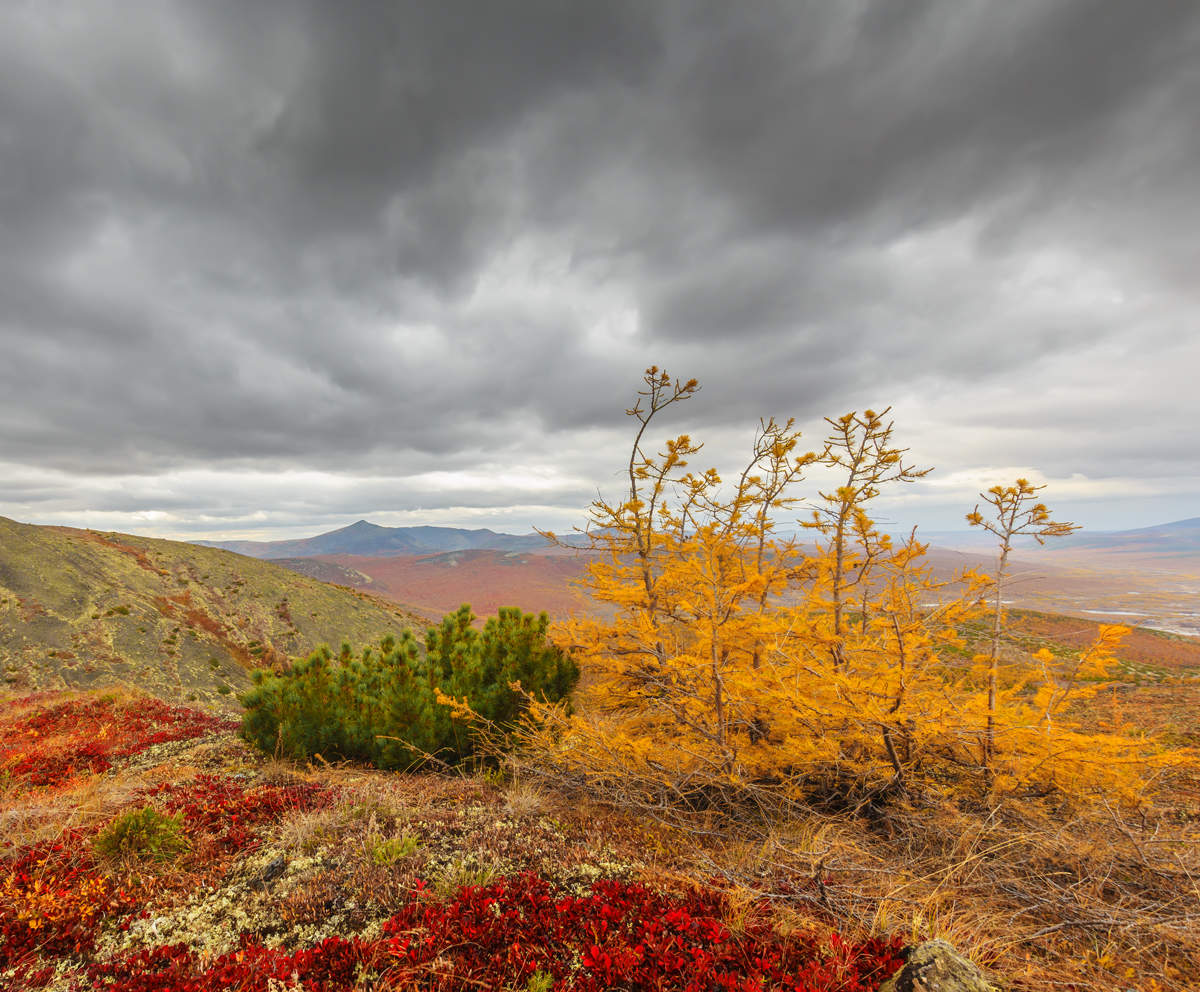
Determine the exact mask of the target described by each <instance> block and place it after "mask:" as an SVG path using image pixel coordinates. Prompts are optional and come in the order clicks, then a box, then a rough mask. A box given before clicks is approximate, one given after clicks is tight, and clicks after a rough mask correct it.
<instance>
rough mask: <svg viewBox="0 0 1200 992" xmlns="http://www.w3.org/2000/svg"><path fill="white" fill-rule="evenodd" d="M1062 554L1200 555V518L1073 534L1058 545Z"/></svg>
mask: <svg viewBox="0 0 1200 992" xmlns="http://www.w3.org/2000/svg"><path fill="white" fill-rule="evenodd" d="M1052 546H1053V547H1054V548H1056V549H1058V550H1074V549H1083V548H1094V549H1099V550H1105V551H1113V552H1121V553H1126V552H1132V553H1139V552H1154V553H1156V554H1163V555H1196V554H1200V517H1190V518H1189V519H1187V520H1174V521H1171V522H1170V523H1166V524H1157V525H1156V526H1154V527H1138V528H1137V529H1135V530H1117V531H1094V532H1084V533H1078V534H1072V535H1071V536H1070V537H1067V538H1064V539H1062V540H1060V541H1056V542H1054V544H1053V545H1052Z"/></svg>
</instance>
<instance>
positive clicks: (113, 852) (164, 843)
mask: <svg viewBox="0 0 1200 992" xmlns="http://www.w3.org/2000/svg"><path fill="white" fill-rule="evenodd" d="M93 843H94V846H95V849H96V853H97V854H100V855H102V856H104V857H107V858H119V857H126V856H132V857H137V858H150V859H153V860H155V861H166V860H167V859H168V858H171V857H174V856H175V855H177V854H183V853H184V852H185V851H187V850H189V849H190V848H191V844H189V843H188V839H187V838H186V837H185V836H184V835H183V816H182V814H179V813H177V814H175V815H174V816H168V815H167V814H165V813H161V812H159V811H158V810H157V809H155V808H154V807H153V806H144V807H142V808H141V809H131V810H129V812H127V813H123V814H121V815H120V816H118V817H117V818H116V819H115V820H113V821H112V823H110V824H109V825H108V826H107V827H105V828H104V829H103V830H101V831H100V833H98V834H97V835H96V839H95V841H94V842H93Z"/></svg>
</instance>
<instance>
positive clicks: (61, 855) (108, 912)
mask: <svg viewBox="0 0 1200 992" xmlns="http://www.w3.org/2000/svg"><path fill="white" fill-rule="evenodd" d="M90 852H91V848H90V846H89V844H88V843H87V839H86V838H85V837H84V835H83V834H82V832H80V831H71V832H68V833H66V834H64V835H63V837H62V838H60V839H59V840H57V841H54V842H44V843H41V844H35V845H33V846H32V847H28V848H26V849H25V850H24V851H22V852H21V853H20V854H19V855H17V856H15V857H8V858H3V859H0V872H2V877H0V968H7V967H10V966H13V965H21V964H23V963H24V964H29V963H31V962H32V961H33V960H34V956H35V955H40V956H41V957H42V958H52V957H61V956H70V955H86V954H87V953H88V952H89V951H91V949H92V947H93V945H94V943H95V938H96V933H97V930H98V928H99V926H100V925H101V924H102V923H103V922H104V921H105V920H106V919H112V918H115V917H120V916H124V915H126V914H127V913H130V912H132V911H133V909H134V905H133V902H132V901H131V899H130V897H129V895H128V894H127V893H126V892H125V891H123V890H122V888H120V886H119V884H118V881H117V879H115V878H114V877H113V876H112V875H110V874H109V873H108V872H106V871H105V870H104V869H103V867H102V866H101V865H100V864H99V863H98V862H97V861H96V860H95V859H94V858H93V856H92V855H91V853H90Z"/></svg>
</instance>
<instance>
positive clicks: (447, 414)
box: [0, 0, 1200, 538]
mask: <svg viewBox="0 0 1200 992" xmlns="http://www.w3.org/2000/svg"><path fill="white" fill-rule="evenodd" d="M1198 314H1200V4H1198V3H1195V2H1194V0H1178V2H1170V0H1162V2H1160V0H1143V2H1139V3H1123V2H1114V0H1088V2H1080V0H1028V2H1026V0H991V2H972V0H913V2H901V0H877V2H866V0H839V2H837V3H828V2H823V0H822V2H818V0H812V2H801V0H786V2H780V3H777V4H771V3H761V2H746V3H730V2H728V0H713V2H711V3H701V2H679V3H675V2H649V0H630V2H629V3H617V2H607V0H605V2H591V3H573V2H572V3H568V2H563V0H524V2H500V0H489V2H487V3H479V2H476V0H471V2H447V0H439V2H437V3H428V2H427V3H402V2H395V3H383V2H380V3H354V2H345V3H341V2H339V3H328V2H325V0H310V2H307V3H302V2H296V3H285V2H270V0H260V2H247V0H195V2H175V3H172V2H166V0H146V2H135V0H120V2H119V3H118V2H115V0H113V2H110V3H99V2H95V3H85V2H77V3H71V2H58V0H4V2H3V3H0V514H3V515H5V516H10V517H13V518H16V519H19V520H23V521H29V522H35V523H63V524H71V525H76V526H92V527H100V528H104V529H113V530H124V531H129V532H134V533H142V534H154V535H161V536H179V537H186V536H194V537H267V538H271V537H285V536H297V535H304V534H312V533H317V532H319V531H323V530H328V529H331V528H333V527H336V526H341V525H343V524H346V523H350V522H352V521H353V520H356V519H358V518H359V517H368V518H370V519H371V520H374V521H376V522H378V523H382V524H410V523H439V524H448V525H454V526H491V527H494V528H497V529H502V530H509V531H517V532H525V531H528V530H529V529H530V528H531V527H532V526H534V525H537V526H540V527H552V528H563V527H565V526H569V525H570V524H572V523H575V522H579V521H581V519H582V511H583V509H584V508H585V507H586V505H587V503H588V502H589V500H590V499H591V498H593V497H594V496H595V494H596V492H597V490H599V491H601V492H603V493H605V494H606V495H617V494H619V491H620V476H619V470H620V466H621V464H622V462H623V460H624V459H625V458H626V457H627V448H628V444H629V440H630V438H631V436H632V435H631V431H630V429H629V422H628V420H627V418H626V417H625V416H624V415H623V412H622V411H623V410H624V408H625V407H626V406H628V405H629V403H630V401H631V399H632V397H633V393H634V391H635V390H636V389H637V387H638V385H639V383H640V374H641V371H642V369H644V368H645V367H646V366H647V365H650V364H652V363H653V364H657V365H660V366H664V367H665V368H667V369H668V370H669V371H671V372H672V373H677V374H679V375H680V376H682V377H685V378H688V377H696V378H698V379H699V380H700V381H701V384H702V387H703V388H702V390H701V392H700V393H699V394H698V395H697V396H696V398H695V399H693V400H692V401H690V402H689V403H688V404H686V405H683V406H680V407H676V408H674V409H673V410H672V411H671V415H670V416H669V417H668V418H666V419H664V421H663V423H662V425H661V430H660V431H659V435H660V436H666V435H667V434H669V433H678V432H683V431H688V432H690V433H692V434H693V435H694V436H697V437H699V438H702V439H705V440H706V442H707V447H706V449H705V452H704V453H703V455H702V457H701V458H700V459H699V461H700V462H704V463H705V466H707V465H708V464H714V465H716V466H717V467H719V468H723V469H731V468H732V467H733V466H734V465H735V464H736V463H737V462H739V461H740V459H741V457H742V454H743V452H744V451H746V449H747V446H748V444H749V443H750V441H751V439H752V437H753V432H754V428H755V426H756V425H757V422H758V418H759V417H760V416H770V415H774V416H777V417H787V416H795V417H796V418H797V421H798V422H799V423H800V424H801V425H803V426H804V427H805V430H806V438H807V442H808V445H809V446H811V447H817V446H819V443H820V438H821V436H822V434H823V431H822V427H823V424H822V417H824V416H827V415H836V414H840V413H844V412H846V411H848V410H853V409H858V410H861V409H863V408H864V407H866V406H874V407H875V408H877V409H878V408H882V407H884V406H887V405H889V404H890V405H891V406H892V407H893V416H894V418H895V422H896V428H895V439H896V440H897V441H898V442H899V443H900V444H902V445H904V446H908V447H910V448H911V452H910V456H911V458H912V460H913V462H914V463H915V464H918V465H922V466H935V467H936V470H935V471H934V472H933V473H932V474H931V475H930V476H929V477H928V479H927V480H926V481H925V482H923V483H920V484H918V485H914V486H912V487H910V488H909V489H908V490H906V492H905V493H903V494H901V495H898V496H896V497H894V498H889V499H885V500H883V501H882V502H881V504H880V507H879V512H880V515H881V516H882V517H884V518H885V519H887V520H889V521H892V522H895V523H896V524H897V525H902V526H907V525H908V524H910V523H920V524H921V525H922V526H924V527H926V528H931V529H944V528H952V527H956V526H959V525H960V524H961V521H962V515H963V514H964V513H965V512H966V511H967V510H969V509H970V508H971V507H972V506H973V505H974V502H975V494H976V492H977V491H978V490H979V489H980V488H986V487H987V486H990V485H992V484H994V483H997V482H1008V481H1011V480H1012V479H1013V478H1015V477H1016V476H1017V475H1027V476H1030V477H1032V478H1033V479H1036V480H1039V481H1043V482H1045V483H1047V484H1048V488H1047V490H1046V492H1045V494H1044V497H1045V499H1046V501H1047V502H1048V503H1049V504H1050V505H1051V507H1052V508H1053V509H1055V510H1058V511H1060V512H1059V515H1060V516H1063V517H1067V518H1070V519H1074V520H1076V521H1078V522H1080V523H1082V524H1084V525H1086V526H1088V527H1091V528H1098V529H1116V528H1122V527H1136V526H1145V525H1150V524H1154V523H1159V522H1163V521H1166V520H1172V519H1179V518H1183V517H1192V516H1200V441H1198V440H1197V436H1198V435H1197V424H1198V423H1200V330H1198V327H1197V316H1198ZM809 491H811V487H808V488H807V489H806V488H804V487H802V489H801V490H800V491H799V492H798V495H802V494H804V493H805V492H809Z"/></svg>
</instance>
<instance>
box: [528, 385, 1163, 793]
mask: <svg viewBox="0 0 1200 992" xmlns="http://www.w3.org/2000/svg"><path fill="white" fill-rule="evenodd" d="M698 388H699V387H698V386H697V384H696V383H695V381H694V380H693V381H690V382H686V383H685V382H680V381H679V380H673V379H671V378H670V377H669V376H668V375H667V373H666V372H662V371H660V370H659V369H657V368H651V369H648V370H647V372H646V374H645V388H644V389H643V390H642V391H641V392H639V394H638V401H637V403H635V405H634V406H633V407H632V408H630V409H629V410H627V411H626V412H627V413H628V414H629V416H630V417H632V418H634V419H635V420H636V421H637V423H638V430H637V433H636V437H635V439H634V442H633V445H632V449H631V452H630V458H629V462H628V466H627V474H628V490H627V492H626V494H625V498H624V499H622V500H621V501H620V502H609V501H606V500H604V499H603V498H598V499H597V500H596V501H595V502H594V503H593V504H592V507H591V522H590V526H589V528H588V531H587V534H588V537H589V539H590V550H591V552H592V555H593V558H592V561H591V562H590V564H589V567H588V570H587V579H586V582H585V586H586V589H587V591H588V592H589V593H590V595H591V597H592V599H593V600H594V601H595V603H596V604H597V607H598V608H597V610H596V611H595V612H594V613H593V615H591V616H583V617H578V618H576V619H574V620H572V621H570V622H567V623H564V624H562V625H560V626H559V627H558V628H557V630H556V631H555V632H554V634H553V636H554V638H555V640H556V642H557V643H558V644H559V646H561V647H563V648H564V649H567V650H569V651H570V652H571V653H572V654H573V655H574V656H575V657H576V659H577V660H578V661H579V663H580V665H581V667H582V669H583V671H584V679H583V688H582V689H581V690H580V692H579V694H578V695H577V706H576V709H575V711H574V712H573V713H571V714H568V713H567V712H566V710H565V709H564V708H562V707H554V706H548V705H539V704H536V703H535V704H534V705H533V706H532V708H531V716H532V719H531V721H530V722H529V724H528V725H527V727H526V729H525V745H526V747H527V748H531V749H532V750H533V753H534V754H535V755H536V756H537V757H538V759H539V760H541V761H544V762H549V763H551V764H553V765H554V766H555V767H556V768H557V769H559V770H560V771H561V772H563V773H566V774H569V775H570V776H571V777H572V778H573V779H574V780H575V781H576V782H578V783H580V784H585V785H588V786H591V787H594V788H603V787H607V788H609V789H611V788H614V787H616V788H619V789H621V790H622V791H626V792H627V791H628V790H631V789H635V790H641V794H642V796H643V798H651V797H653V800H654V801H662V800H663V799H670V800H671V801H683V802H685V803H688V804H700V805H710V804H712V803H713V802H716V801H720V797H722V796H724V797H730V796H731V795H732V794H734V793H737V792H739V791H744V790H745V789H746V788H747V787H750V786H769V787H770V788H771V789H772V790H775V791H777V792H778V793H779V794H782V795H787V796H791V797H805V796H807V797H812V796H814V795H815V796H825V797H830V796H838V797H841V798H847V799H862V798H872V797H879V796H884V795H894V794H902V793H906V792H910V791H912V790H913V789H914V788H916V789H919V790H920V791H922V792H925V793H930V792H935V793H936V792H938V791H948V790H961V789H962V788H963V787H964V786H967V787H970V788H972V789H977V790H980V791H995V790H1010V791H1021V792H1024V793H1033V794H1036V793H1049V792H1056V793H1063V792H1065V793H1069V794H1082V793H1086V792H1088V791H1089V790H1093V789H1102V790H1104V791H1105V792H1106V793H1107V794H1110V795H1113V796H1116V797H1118V798H1123V799H1134V798H1136V797H1137V795H1138V792H1139V789H1140V788H1141V786H1142V783H1143V782H1144V780H1145V773H1146V771H1147V769H1148V767H1149V765H1150V763H1151V762H1150V761H1149V759H1148V757H1147V747H1146V743H1145V742H1144V741H1141V740H1137V739H1133V738H1128V737H1121V736H1118V735H1115V734H1109V735H1100V736H1097V735H1089V734H1084V733H1083V732H1082V731H1081V730H1079V728H1078V727H1077V726H1076V725H1075V724H1074V723H1072V721H1071V718H1070V714H1069V710H1068V706H1069V703H1070V702H1071V701H1072V700H1074V699H1078V698H1080V697H1081V695H1084V694H1087V693H1090V692H1094V691H1095V690H1096V689H1097V688H1098V687H1099V686H1100V685H1101V684H1102V680H1103V679H1104V678H1105V677H1106V676H1107V674H1108V671H1109V668H1110V666H1111V664H1112V663H1113V660H1114V656H1113V651H1114V649H1115V647H1116V645H1117V644H1118V643H1119V638H1120V635H1121V633H1122V628H1117V627H1107V628H1104V630H1103V632H1102V634H1101V637H1100V640H1099V642H1098V643H1097V644H1096V645H1094V646H1093V647H1092V648H1091V649H1089V650H1088V651H1087V652H1085V653H1084V654H1083V655H1082V657H1080V658H1079V659H1078V660H1077V661H1074V662H1071V663H1070V664H1066V665H1064V664H1063V663H1062V662H1061V661H1059V660H1056V659H1054V658H1053V657H1052V656H1051V655H1049V654H1048V653H1043V654H1039V655H1036V656H1034V657H1033V659H1032V660H1028V659H1027V661H1026V663H1024V664H1010V665H1001V664H1000V663H999V661H998V660H997V652H996V651H995V650H993V651H992V652H991V653H990V654H989V655H986V656H976V658H975V660H974V661H972V659H971V655H970V654H969V652H967V651H966V650H965V648H964V646H963V644H962V642H961V640H960V633H959V632H960V630H962V629H963V627H964V625H965V624H967V623H969V622H971V621H974V620H978V619H979V618H980V617H981V615H982V614H981V611H982V602H983V599H984V597H985V596H986V595H987V594H988V593H989V592H991V591H993V586H994V584H993V582H992V580H990V579H985V578H981V577H979V576H977V575H973V574H970V573H968V574H965V575H964V576H962V577H960V578H959V579H958V580H957V581H956V582H954V583H953V584H947V583H943V582H937V581H935V580H934V578H933V577H932V574H931V570H930V568H929V567H928V565H927V564H926V563H925V561H924V555H925V551H926V546H925V545H922V544H921V543H920V542H918V541H917V540H916V537H915V534H914V535H912V536H910V537H909V538H908V539H907V540H905V541H902V542H896V541H893V540H892V539H891V538H890V537H888V536H887V535H884V534H881V533H880V532H879V531H878V530H877V528H876V527H875V525H874V523H873V522H872V520H871V518H870V516H869V515H868V513H867V509H868V505H869V503H870V501H871V500H872V499H874V498H875V497H876V496H877V495H879V493H880V491H881V488H882V487H883V486H885V485H887V484H891V483H899V484H902V483H904V482H908V481H912V480H914V479H917V478H920V477H921V476H922V475H924V474H925V473H926V472H927V471H928V470H927V469H915V468H912V467H911V466H907V465H905V464H904V460H903V456H904V453H905V452H904V449H899V448H896V447H894V446H893V444H892V440H891V433H892V425H891V423H890V422H887V421H886V419H885V418H886V415H887V412H888V411H887V410H884V411H883V412H882V413H878V414H877V413H875V412H874V411H870V410H868V411H866V412H865V413H864V414H862V415H858V414H853V413H852V414H847V415H846V416H845V417H841V418H838V419H836V420H834V419H831V420H829V421H828V422H829V424H830V425H831V433H830V435H829V437H828V438H827V439H826V442H825V444H824V446H823V448H822V450H821V451H809V452H806V453H802V452H801V449H800V447H799V442H800V432H799V431H798V430H796V429H795V427H794V426H793V423H792V421H790V420H789V421H787V422H786V423H779V422H777V421H775V420H773V419H772V420H767V421H762V422H760V425H759V430H758V432H757V434H756V437H755V442H754V445H753V449H752V452H751V455H750V458H749V459H748V461H747V464H746V467H745V468H744V469H743V471H742V472H741V473H740V474H739V475H738V476H737V478H736V479H734V480H731V482H730V483H729V484H726V483H725V482H724V481H723V480H722V479H721V477H720V476H719V475H718V474H717V472H716V471H715V470H713V469H708V470H707V471H704V472H699V473H697V472H694V471H691V470H689V467H688V459H689V458H690V457H692V456H693V455H695V454H696V453H697V452H698V451H699V450H700V445H699V444H697V443H696V442H695V441H693V440H692V438H691V437H689V436H688V435H680V436H678V437H676V438H674V439H672V440H669V441H667V442H666V443H665V445H663V447H662V449H661V450H658V451H648V450H647V448H646V444H645V435H646V433H647V428H648V427H649V425H650V423H651V421H652V419H653V418H654V417H655V416H656V415H657V414H659V413H660V412H661V411H663V410H664V409H666V408H667V407H669V406H671V405H673V404H676V403H678V402H681V401H683V400H686V399H688V398H689V397H690V396H692V395H693V394H694V393H695V392H696V390H697V389H698ZM813 465H823V466H826V467H827V468H828V469H830V470H832V471H833V472H835V473H838V474H840V475H841V477H842V478H841V484H840V485H838V486H837V487H835V488H833V489H832V490H831V491H830V492H821V493H819V496H820V502H819V503H817V504H815V506H816V508H815V510H814V511H813V513H812V514H811V517H810V519H809V520H807V521H805V522H804V527H805V528H807V530H804V531H802V534H804V535H806V536H807V535H811V536H812V537H813V538H815V541H816V546H815V547H813V545H812V544H811V543H809V544H807V545H806V544H802V543H801V542H800V541H799V540H798V539H796V538H792V537H783V536H780V535H779V534H778V533H777V532H776V528H775V522H774V521H775V518H776V517H777V516H778V515H780V514H782V513H786V512H787V511H789V510H791V509H792V508H793V507H794V506H795V504H796V503H797V497H795V496H793V495H792V494H791V493H792V490H793V488H794V487H795V484H796V483H798V482H800V481H801V480H802V478H803V475H804V472H805V470H806V469H808V468H809V467H810V466H813ZM985 741H986V744H985Z"/></svg>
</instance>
